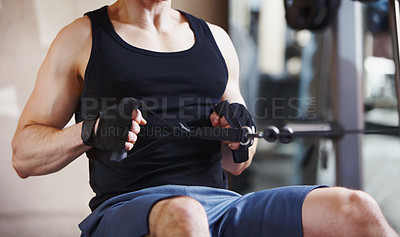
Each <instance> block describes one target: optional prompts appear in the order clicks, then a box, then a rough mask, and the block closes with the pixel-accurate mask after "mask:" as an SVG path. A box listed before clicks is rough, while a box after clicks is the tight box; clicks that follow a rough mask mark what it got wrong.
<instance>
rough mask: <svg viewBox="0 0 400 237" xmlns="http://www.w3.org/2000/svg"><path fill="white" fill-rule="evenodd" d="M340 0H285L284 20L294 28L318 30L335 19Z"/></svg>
mask: <svg viewBox="0 0 400 237" xmlns="http://www.w3.org/2000/svg"><path fill="white" fill-rule="evenodd" d="M340 2H341V0H285V1H284V4H285V10H286V15H285V17H286V21H287V24H288V25H289V26H290V27H291V28H292V29H294V30H303V29H306V30H312V31H318V30H322V29H325V28H326V27H327V26H328V25H329V24H331V22H332V21H333V20H334V19H335V17H336V15H337V12H338V9H339V7H340Z"/></svg>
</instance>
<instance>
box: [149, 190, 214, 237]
mask: <svg viewBox="0 0 400 237" xmlns="http://www.w3.org/2000/svg"><path fill="white" fill-rule="evenodd" d="M149 225H150V235H149V236H151V237H153V236H174V237H179V236H188V237H189V236H195V237H203V236H210V231H209V227H208V222H207V215H206V212H205V211H204V208H203V206H202V205H201V204H200V203H199V202H198V201H196V200H195V199H192V198H190V197H184V196H182V197H174V198H170V199H165V200H161V201H159V202H157V203H156V204H155V205H154V206H153V208H152V209H151V211H150V216H149Z"/></svg>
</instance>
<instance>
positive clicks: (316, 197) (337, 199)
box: [302, 187, 398, 237]
mask: <svg viewBox="0 0 400 237" xmlns="http://www.w3.org/2000/svg"><path fill="white" fill-rule="evenodd" d="M302 221H303V232H304V236H306V237H309V236H393V237H395V236H398V235H397V234H396V233H395V232H394V230H393V229H392V228H391V227H390V226H389V224H388V223H387V221H386V220H385V218H384V217H383V215H382V212H381V210H380V208H379V206H378V204H377V203H376V201H375V200H374V199H373V198H372V197H371V196H370V195H368V194H367V193H364V192H362V191H353V190H349V189H345V188H339V187H335V188H322V189H315V190H313V191H312V192H310V193H309V194H308V195H307V197H306V199H305V200H304V203H303V210H302Z"/></svg>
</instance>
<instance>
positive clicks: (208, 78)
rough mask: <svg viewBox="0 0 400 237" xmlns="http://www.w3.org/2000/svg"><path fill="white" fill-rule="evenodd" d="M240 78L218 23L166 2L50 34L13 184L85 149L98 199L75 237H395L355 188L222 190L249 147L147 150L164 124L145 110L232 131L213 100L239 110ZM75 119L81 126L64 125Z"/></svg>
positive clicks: (183, 145)
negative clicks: (133, 102)
mask: <svg viewBox="0 0 400 237" xmlns="http://www.w3.org/2000/svg"><path fill="white" fill-rule="evenodd" d="M238 75H239V73H238V60H237V57H236V54H235V50H234V48H233V45H232V43H231V41H230V39H229V37H228V35H227V34H226V33H225V32H224V31H223V30H221V29H220V28H219V27H217V26H214V25H211V24H207V23H205V22H204V21H202V20H200V19H198V18H195V17H193V16H191V15H189V14H186V13H183V12H179V11H175V10H173V9H171V0H119V1H117V2H116V3H115V4H113V5H112V6H110V7H104V8H101V9H99V10H96V11H93V12H90V13H88V14H87V15H86V16H84V17H82V18H80V19H77V20H76V21H75V22H73V23H72V24H70V25H68V26H67V27H65V28H64V29H62V30H61V31H60V33H59V34H58V35H57V37H56V39H55V40H54V42H53V44H52V45H51V47H50V49H49V51H48V54H47V56H46V58H45V60H44V62H43V64H42V66H41V68H40V70H39V73H38V77H37V83H36V85H35V88H34V91H33V93H32V95H31V97H30V98H29V100H28V102H27V105H26V107H25V109H24V111H23V113H22V115H21V118H20V121H19V125H18V128H17V131H16V134H15V136H14V139H13V143H12V146H13V166H14V168H15V170H16V172H17V173H18V175H19V176H20V177H21V178H27V177H28V176H32V175H44V174H49V173H53V172H56V171H58V170H60V169H62V168H63V167H65V166H66V165H68V164H69V163H70V162H72V161H73V160H74V159H76V158H77V157H79V156H80V155H81V154H82V153H84V152H87V156H88V158H89V161H90V184H91V186H92V188H93V189H94V191H95V193H96V197H94V198H93V199H92V200H91V202H90V207H91V208H92V210H93V213H92V214H91V215H90V216H89V217H88V218H87V219H85V220H84V221H83V222H82V223H81V224H80V228H81V230H82V235H83V236H210V234H211V235H213V236H265V235H267V236H268V235H270V236H302V235H303V234H304V236H397V235H396V234H395V232H394V231H393V230H392V229H391V228H390V227H389V225H388V224H387V222H386V220H385V219H384V217H383V215H382V213H381V211H380V209H379V207H378V205H377V203H376V202H375V201H374V200H373V199H372V198H371V197H370V196H369V195H367V194H366V193H363V192H361V191H351V190H348V189H344V188H339V187H335V188H318V187H309V186H298V187H287V188H281V189H275V190H265V191H262V192H257V193H253V194H249V195H245V196H243V197H241V196H240V195H238V194H236V193H233V192H230V191H228V190H225V188H226V178H225V176H224V174H223V172H222V167H223V168H224V169H225V170H226V171H228V172H230V173H232V174H234V175H239V174H240V173H241V172H242V171H243V170H244V169H246V168H247V167H248V166H249V165H250V163H251V160H252V157H253V155H254V152H255V147H256V145H254V146H252V147H250V148H249V159H248V161H246V162H242V163H234V162H233V158H232V154H233V152H231V151H230V150H229V149H228V148H230V149H231V150H233V151H235V150H237V149H239V147H240V146H239V144H238V143H227V142H224V143H223V144H222V146H221V143H220V142H213V141H203V140H200V139H194V138H179V137H176V138H175V137H173V138H172V139H171V138H170V137H169V138H168V139H166V140H164V141H163V142H161V143H160V144H159V145H158V146H156V147H153V148H152V149H147V150H146V146H147V145H148V144H150V143H151V142H152V141H154V140H155V137H157V136H159V135H160V134H159V133H158V134H155V133H154V134H152V135H153V137H152V135H151V134H150V132H149V131H151V129H150V128H152V127H156V128H157V127H159V128H161V129H163V125H165V124H163V123H162V121H160V119H159V118H158V117H157V116H155V115H154V114H152V113H151V112H150V110H149V108H151V109H152V110H153V111H155V113H156V114H158V115H160V116H161V117H162V119H166V120H168V121H169V122H172V121H174V120H178V121H177V122H183V123H186V124H188V125H189V126H191V127H205V126H211V125H212V126H214V127H229V125H228V123H227V121H226V118H225V117H220V116H219V115H218V114H217V113H215V112H213V113H212V114H211V115H210V112H209V111H210V104H214V103H218V101H221V100H229V101H230V102H231V103H232V105H233V103H234V102H236V104H235V106H237V108H239V111H241V112H243V113H245V112H246V110H245V109H244V107H243V106H240V104H244V101H243V99H242V97H241V95H240V92H239V86H238ZM127 97H135V98H138V99H141V100H143V101H144V104H146V106H143V107H141V108H142V111H144V112H143V114H144V116H142V113H141V112H140V111H139V110H138V109H136V107H135V106H132V107H131V108H130V109H128V111H132V113H131V114H130V112H128V113H129V114H130V115H131V117H130V118H128V119H127V118H126V116H124V115H125V114H124V113H126V110H125V107H121V106H118V102H119V101H121V100H123V99H124V98H127ZM128 100H129V99H128ZM74 113H75V117H76V120H77V124H76V125H74V126H71V127H69V128H64V126H65V125H66V123H67V122H68V121H69V119H70V118H71V116H72V115H73V114H74ZM143 117H146V120H145V119H144V118H143ZM82 120H83V122H81V121H82ZM127 121H128V123H129V126H128V125H127V124H126V123H127ZM247 122H248V124H247V123H246V125H251V121H247ZM122 124H123V125H122ZM146 124H147V125H146ZM150 125H151V126H150ZM127 127H129V129H130V131H129V133H126V131H125V129H126V128H127ZM141 128H142V129H144V128H147V129H146V132H145V133H144V134H142V133H140V129H141ZM120 129H122V130H120ZM159 131H164V130H159ZM121 133H122V136H121ZM138 136H139V139H138ZM121 137H123V138H125V140H124V141H122V142H121V140H119V139H120V138H121ZM119 148H125V152H124V151H122V150H119ZM221 150H222V158H221ZM127 151H129V152H127ZM221 164H222V165H221ZM221 166H222V167H221ZM317 188H318V189H317Z"/></svg>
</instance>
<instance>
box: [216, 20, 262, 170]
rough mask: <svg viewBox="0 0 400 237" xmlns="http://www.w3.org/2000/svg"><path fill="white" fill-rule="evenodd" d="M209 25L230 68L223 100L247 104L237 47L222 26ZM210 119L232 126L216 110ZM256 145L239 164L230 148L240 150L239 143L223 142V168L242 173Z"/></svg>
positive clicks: (217, 125)
mask: <svg viewBox="0 0 400 237" xmlns="http://www.w3.org/2000/svg"><path fill="white" fill-rule="evenodd" d="M209 27H210V29H211V32H212V33H213V36H214V38H215V41H216V42H217V45H218V47H219V49H220V51H221V53H222V56H223V57H224V59H225V62H226V66H227V68H228V83H227V85H226V89H225V92H224V94H223V95H222V98H221V100H229V102H230V103H239V104H243V105H245V102H244V99H243V97H242V95H241V93H240V88H239V60H238V57H237V54H236V50H235V47H234V46H233V44H232V41H231V39H230V37H229V35H228V34H227V33H226V32H225V31H224V30H223V29H222V28H220V27H218V26H216V25H212V24H209ZM210 120H211V123H212V125H213V126H214V127H230V126H229V125H228V122H227V121H226V119H225V118H224V117H222V118H220V117H219V115H218V114H216V113H215V112H214V113H212V114H211V116H210ZM256 147H257V140H255V141H254V145H253V146H251V147H250V148H249V160H248V161H246V162H243V163H240V164H238V163H234V162H233V157H232V152H231V151H230V149H232V150H238V149H239V143H238V142H235V143H232V142H223V143H222V148H221V150H222V166H223V168H224V169H225V170H226V171H228V172H230V173H232V174H233V175H239V174H241V173H242V172H243V170H245V169H246V168H247V167H249V166H250V164H251V161H252V159H253V156H254V154H255V152H256ZM229 148H230V149H229Z"/></svg>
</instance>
